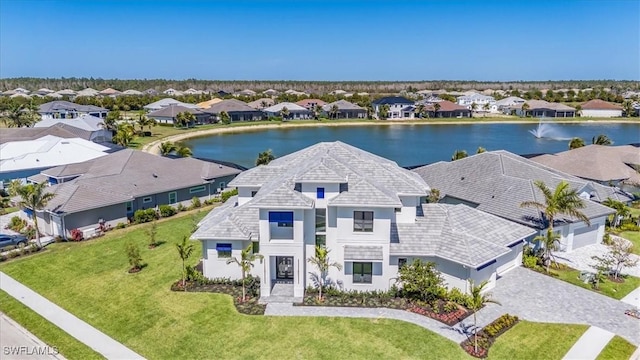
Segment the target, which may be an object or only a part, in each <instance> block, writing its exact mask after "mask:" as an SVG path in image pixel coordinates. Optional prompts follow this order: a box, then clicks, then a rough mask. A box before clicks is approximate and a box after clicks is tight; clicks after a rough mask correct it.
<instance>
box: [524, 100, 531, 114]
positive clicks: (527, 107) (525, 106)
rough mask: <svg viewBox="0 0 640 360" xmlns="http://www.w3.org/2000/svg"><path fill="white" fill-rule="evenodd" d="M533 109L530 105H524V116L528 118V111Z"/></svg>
mask: <svg viewBox="0 0 640 360" xmlns="http://www.w3.org/2000/svg"><path fill="white" fill-rule="evenodd" d="M530 108H531V107H530V106H529V104H527V103H524V104H522V116H524V117H526V116H527V111H529V109H530Z"/></svg>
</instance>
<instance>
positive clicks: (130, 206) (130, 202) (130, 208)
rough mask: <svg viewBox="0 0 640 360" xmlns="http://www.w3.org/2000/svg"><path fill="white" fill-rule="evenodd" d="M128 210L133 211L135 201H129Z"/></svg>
mask: <svg viewBox="0 0 640 360" xmlns="http://www.w3.org/2000/svg"><path fill="white" fill-rule="evenodd" d="M126 204H127V212H128V213H132V212H133V201H127V203H126Z"/></svg>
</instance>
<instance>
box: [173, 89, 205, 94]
mask: <svg viewBox="0 0 640 360" xmlns="http://www.w3.org/2000/svg"><path fill="white" fill-rule="evenodd" d="M202 94H204V91H202V90H196V89H193V88H189V89H187V90H185V91H184V92H183V93H182V94H180V95H202ZM176 95H177V94H176Z"/></svg>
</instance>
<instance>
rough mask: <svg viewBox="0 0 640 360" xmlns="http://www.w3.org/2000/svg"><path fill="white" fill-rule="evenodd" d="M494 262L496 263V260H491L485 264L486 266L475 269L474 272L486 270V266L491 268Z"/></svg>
mask: <svg viewBox="0 0 640 360" xmlns="http://www.w3.org/2000/svg"><path fill="white" fill-rule="evenodd" d="M496 262H497V260H495V259H493V260H491V261H489V262H488V263H486V264H484V265H482V266H480V267H479V268H477V269H476V271H480V270H482V269H484V268H486V267H487V266H491V265H493V264H495V263H496Z"/></svg>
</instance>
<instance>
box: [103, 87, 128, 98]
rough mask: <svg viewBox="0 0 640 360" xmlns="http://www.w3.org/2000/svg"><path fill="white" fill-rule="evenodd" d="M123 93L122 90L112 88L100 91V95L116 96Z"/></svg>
mask: <svg viewBox="0 0 640 360" xmlns="http://www.w3.org/2000/svg"><path fill="white" fill-rule="evenodd" d="M120 94H122V93H121V92H120V91H118V90H116V89H112V88H106V89H104V90H102V91H100V92H99V93H98V95H100V96H108V97H116V96H118V95H120Z"/></svg>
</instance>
